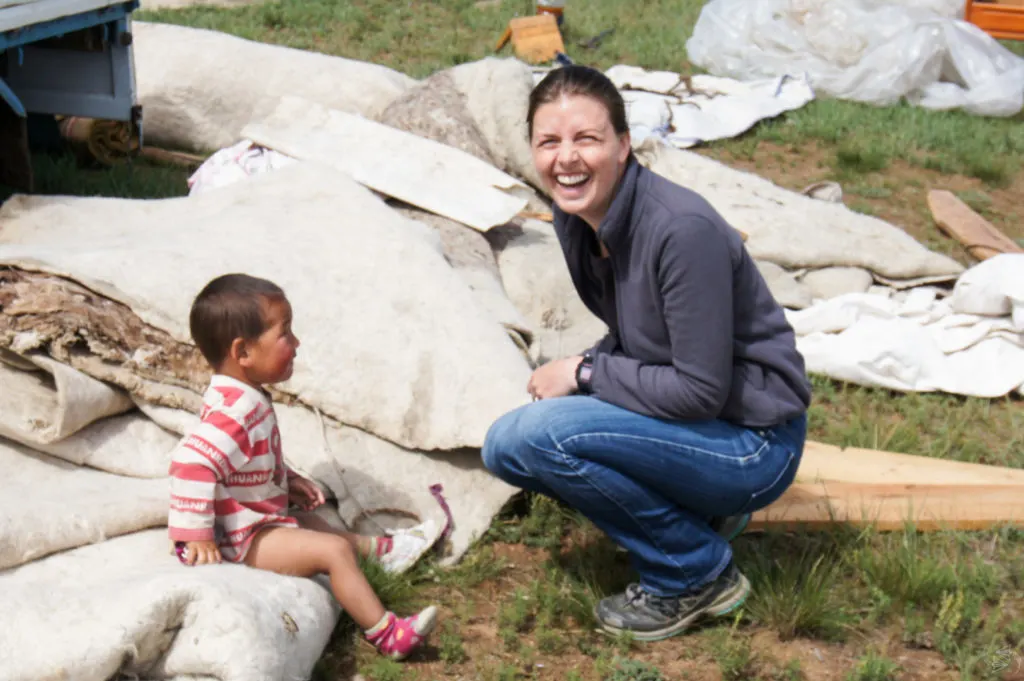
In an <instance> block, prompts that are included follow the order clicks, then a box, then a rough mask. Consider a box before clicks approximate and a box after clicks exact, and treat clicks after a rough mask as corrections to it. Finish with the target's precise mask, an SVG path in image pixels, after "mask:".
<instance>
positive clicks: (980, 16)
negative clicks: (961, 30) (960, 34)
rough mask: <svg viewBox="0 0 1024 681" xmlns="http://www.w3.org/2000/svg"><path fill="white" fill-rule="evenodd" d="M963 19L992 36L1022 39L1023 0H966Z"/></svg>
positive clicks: (1023, 24)
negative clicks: (986, 0) (976, 0)
mask: <svg viewBox="0 0 1024 681" xmlns="http://www.w3.org/2000/svg"><path fill="white" fill-rule="evenodd" d="M964 21H967V22H969V23H972V24H974V25H975V26H977V27H978V28H980V29H981V30H983V31H985V32H986V33H988V34H989V35H990V36H992V37H993V38H998V39H1000V40H1024V0H995V1H994V2H975V0H967V4H966V5H965V6H964Z"/></svg>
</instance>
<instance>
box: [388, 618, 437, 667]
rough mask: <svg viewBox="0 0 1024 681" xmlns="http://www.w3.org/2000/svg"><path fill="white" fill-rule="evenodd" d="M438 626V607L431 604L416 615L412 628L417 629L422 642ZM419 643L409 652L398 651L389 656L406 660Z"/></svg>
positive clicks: (393, 658)
mask: <svg viewBox="0 0 1024 681" xmlns="http://www.w3.org/2000/svg"><path fill="white" fill-rule="evenodd" d="M436 626H437V607H436V606H433V605H431V606H428V607H426V608H424V609H423V610H421V611H420V612H419V613H417V615H416V625H415V626H414V627H413V628H412V630H413V631H415V632H416V635H417V636H419V637H420V639H421V641H420V643H422V642H423V641H426V640H427V637H428V636H430V634H431V633H432V632H433V631H434V627H436ZM419 645H420V644H417V645H416V648H413V649H412V650H410V651H409V652H407V653H405V654H404V655H403V654H398V653H393V654H391V655H388V657H390V658H391V659H392V660H396V661H398V662H401V661H402V660H404V659H406V658H407V657H409V656H410V655H412V654H413V653H414V652H415V651H416V650H417V649H418V648H419Z"/></svg>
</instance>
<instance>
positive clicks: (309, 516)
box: [292, 511, 370, 557]
mask: <svg viewBox="0 0 1024 681" xmlns="http://www.w3.org/2000/svg"><path fill="white" fill-rule="evenodd" d="M292 516H293V517H294V518H295V519H296V520H298V521H299V527H304V528H306V529H307V530H314V531H316V532H330V533H331V534H335V535H337V536H339V537H341V538H342V539H344V540H345V541H347V542H349V543H350V544H352V546H354V547H355V548H356V550H357V551H358V552H359V555H360V556H364V557H365V556H368V555H369V554H370V537H367V536H365V535H362V534H355V533H354V532H346V531H345V530H339V529H337V528H336V527H333V526H331V524H330V523H329V522H327V521H326V520H324V519H323V518H321V517H320V516H318V515H317V514H315V513H308V512H305V511H295V512H294V513H293V514H292Z"/></svg>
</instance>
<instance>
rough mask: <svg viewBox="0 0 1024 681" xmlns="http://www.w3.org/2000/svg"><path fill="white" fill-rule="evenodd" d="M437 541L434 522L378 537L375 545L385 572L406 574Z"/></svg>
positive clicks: (378, 558) (377, 556)
mask: <svg viewBox="0 0 1024 681" xmlns="http://www.w3.org/2000/svg"><path fill="white" fill-rule="evenodd" d="M436 539H437V525H435V523H434V521H433V520H428V521H426V522H425V523H421V524H419V525H416V526H415V527H409V528H404V529H401V530H394V531H393V532H392V533H391V534H390V535H389V536H385V537H377V541H376V543H375V544H374V546H375V547H377V549H376V558H377V561H378V562H379V563H380V564H381V565H382V566H383V567H384V571H385V572H389V573H401V572H405V571H406V570H408V569H409V568H411V567H412V566H413V565H415V564H416V561H418V560H419V559H420V558H421V557H422V556H423V554H424V553H426V552H427V551H429V550H430V547H431V546H433V544H434V541H436Z"/></svg>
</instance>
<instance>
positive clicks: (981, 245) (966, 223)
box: [928, 189, 1024, 260]
mask: <svg viewBox="0 0 1024 681" xmlns="http://www.w3.org/2000/svg"><path fill="white" fill-rule="evenodd" d="M928 207H929V208H930V209H931V212H932V217H934V218H935V222H936V224H938V226H939V228H940V229H942V231H943V232H945V233H946V234H948V235H949V236H951V237H953V238H954V239H956V240H957V241H959V242H960V243H961V244H963V245H964V247H965V248H966V249H967V252H968V253H970V254H971V255H972V256H973V257H974V258H976V259H978V260H985V259H987V258H991V257H992V256H994V255H999V254H1000V253H1024V248H1021V247H1020V246H1019V245H1017V243H1015V242H1014V241H1013V240H1012V239H1010V238H1009V237H1008V236H1006V235H1005V234H1003V233H1002V232H1000V231H999V230H998V229H996V228H995V227H994V226H992V224H991V223H990V222H989V221H988V220H986V219H985V218H983V217H981V216H980V215H978V214H977V213H975V212H974V211H973V210H971V209H970V207H969V206H968V205H967V204H965V203H964V202H963V201H961V200H960V199H958V198H957V197H956V195H954V194H953V193H952V192H948V191H945V190H938V189H933V190H932V191H930V192H928Z"/></svg>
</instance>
